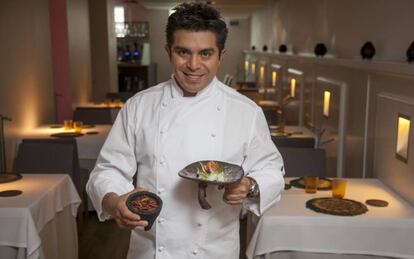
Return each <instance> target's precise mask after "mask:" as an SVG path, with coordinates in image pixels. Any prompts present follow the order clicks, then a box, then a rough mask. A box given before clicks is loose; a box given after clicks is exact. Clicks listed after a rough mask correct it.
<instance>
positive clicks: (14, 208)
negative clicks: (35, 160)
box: [0, 174, 81, 259]
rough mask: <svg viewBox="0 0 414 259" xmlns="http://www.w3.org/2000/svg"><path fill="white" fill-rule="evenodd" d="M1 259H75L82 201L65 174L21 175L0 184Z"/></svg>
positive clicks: (76, 256)
mask: <svg viewBox="0 0 414 259" xmlns="http://www.w3.org/2000/svg"><path fill="white" fill-rule="evenodd" d="M10 190H14V191H20V192H21V194H20V195H17V196H8V197H7V196H1V195H0V258H1V259H56V258H59V259H76V258H78V237H77V228H76V215H77V210H78V207H79V205H80V203H81V199H80V197H79V195H78V193H77V192H76V189H75V186H74V184H73V182H72V180H71V178H70V177H69V176H68V175H67V174H23V175H22V178H21V179H20V180H17V181H14V182H9V183H3V184H0V194H1V193H5V192H6V191H10Z"/></svg>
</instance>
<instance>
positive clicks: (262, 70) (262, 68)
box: [260, 66, 265, 81]
mask: <svg viewBox="0 0 414 259" xmlns="http://www.w3.org/2000/svg"><path fill="white" fill-rule="evenodd" d="M264 72H265V67H264V66H260V81H264Z"/></svg>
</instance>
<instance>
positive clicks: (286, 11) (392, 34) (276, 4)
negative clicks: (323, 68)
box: [251, 0, 414, 60]
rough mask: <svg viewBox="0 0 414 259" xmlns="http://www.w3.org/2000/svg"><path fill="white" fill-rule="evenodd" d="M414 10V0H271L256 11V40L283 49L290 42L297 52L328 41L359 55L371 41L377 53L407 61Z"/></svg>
mask: <svg viewBox="0 0 414 259" xmlns="http://www.w3.org/2000/svg"><path fill="white" fill-rule="evenodd" d="M412 10H414V1H410V0H394V1H389V0H364V1H360V0H347V1H340V0H307V1H304V0H278V1H271V3H270V4H268V5H267V6H266V7H265V8H264V9H262V10H259V11H257V12H256V13H255V14H254V15H253V18H252V37H251V44H253V45H256V46H260V48H261V46H262V45H263V44H268V45H270V46H271V47H273V48H274V49H277V48H278V46H279V45H280V44H281V43H284V44H287V45H289V46H290V47H291V48H293V49H294V51H295V52H312V53H313V48H314V46H315V44H316V43H317V42H325V43H326V45H327V46H328V49H329V52H330V53H332V54H334V55H336V56H338V57H346V58H353V57H359V50H360V48H361V46H362V45H363V43H364V42H366V41H368V40H370V41H372V42H373V43H374V45H375V46H376V49H377V56H376V57H377V58H379V59H384V60H405V51H406V50H407V48H408V46H409V45H410V43H411V42H412V41H413V40H414V34H413V30H412V24H413V23H412V14H411V13H412ZM367 15H368V16H367Z"/></svg>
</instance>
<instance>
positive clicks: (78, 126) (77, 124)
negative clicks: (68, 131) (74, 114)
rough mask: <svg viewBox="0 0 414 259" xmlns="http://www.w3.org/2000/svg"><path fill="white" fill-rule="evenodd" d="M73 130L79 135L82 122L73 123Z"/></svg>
mask: <svg viewBox="0 0 414 259" xmlns="http://www.w3.org/2000/svg"><path fill="white" fill-rule="evenodd" d="M73 128H74V129H75V132H76V133H81V132H82V128H83V122H82V121H75V122H74V123H73Z"/></svg>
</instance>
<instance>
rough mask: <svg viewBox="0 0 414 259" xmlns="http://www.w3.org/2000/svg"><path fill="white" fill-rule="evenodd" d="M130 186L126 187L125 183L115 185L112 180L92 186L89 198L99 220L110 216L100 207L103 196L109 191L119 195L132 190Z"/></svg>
mask: <svg viewBox="0 0 414 259" xmlns="http://www.w3.org/2000/svg"><path fill="white" fill-rule="evenodd" d="M128 187H129V186H128ZM131 187H132V188H126V186H125V184H119V185H117V184H116V183H114V182H113V181H111V182H104V183H102V182H100V183H99V186H98V187H94V191H93V195H90V198H91V200H92V203H93V206H94V207H95V210H96V213H97V215H98V218H99V220H100V221H105V220H108V219H110V218H111V216H110V215H109V214H108V213H107V212H105V211H103V209H102V200H103V198H104V196H105V195H106V194H108V193H110V192H113V193H115V194H116V195H118V196H121V195H124V194H125V193H128V192H130V191H132V190H133V189H134V188H133V186H131Z"/></svg>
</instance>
